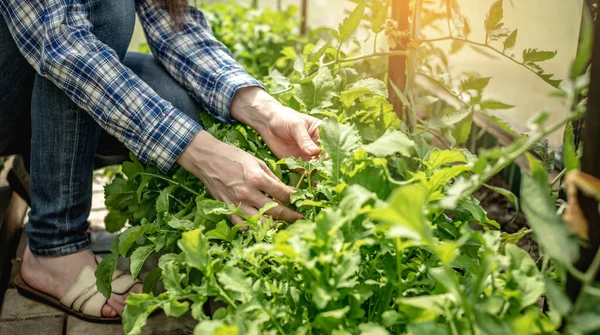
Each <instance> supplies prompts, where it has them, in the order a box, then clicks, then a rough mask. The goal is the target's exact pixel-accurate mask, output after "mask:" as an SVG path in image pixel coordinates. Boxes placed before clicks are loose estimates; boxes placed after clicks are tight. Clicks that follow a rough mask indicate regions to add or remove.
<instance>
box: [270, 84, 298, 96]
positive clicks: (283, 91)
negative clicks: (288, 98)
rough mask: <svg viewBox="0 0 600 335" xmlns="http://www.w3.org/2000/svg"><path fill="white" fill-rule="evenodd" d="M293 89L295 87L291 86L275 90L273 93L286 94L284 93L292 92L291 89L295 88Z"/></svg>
mask: <svg viewBox="0 0 600 335" xmlns="http://www.w3.org/2000/svg"><path fill="white" fill-rule="evenodd" d="M293 89H294V87H292V86H290V87H288V88H286V89H284V90H281V91H277V92H273V93H271V95H281V94H284V93H287V92H290V91H291V90H293Z"/></svg>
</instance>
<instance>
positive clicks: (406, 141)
mask: <svg viewBox="0 0 600 335" xmlns="http://www.w3.org/2000/svg"><path fill="white" fill-rule="evenodd" d="M414 146H415V142H414V141H413V140H411V139H410V138H408V136H407V135H406V134H405V133H403V132H401V131H399V130H394V129H391V128H390V129H388V130H387V131H386V132H385V134H383V136H381V137H380V138H378V139H377V140H375V142H372V143H370V144H367V145H365V146H364V147H363V149H364V150H365V151H366V152H368V153H370V154H372V155H374V156H375V157H387V156H391V155H394V154H396V153H399V154H401V155H402V156H406V157H410V154H411V152H412V149H413V148H414Z"/></svg>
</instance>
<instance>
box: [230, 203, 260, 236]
mask: <svg viewBox="0 0 600 335" xmlns="http://www.w3.org/2000/svg"><path fill="white" fill-rule="evenodd" d="M240 209H241V210H242V212H244V214H246V215H247V216H254V215H256V214H258V209H256V208H254V207H253V206H250V205H242V206H240ZM244 221H245V220H244V219H242V218H241V217H240V216H238V215H232V216H231V222H233V224H234V225H238V224H240V223H242V222H244ZM240 231H241V232H245V231H248V226H243V227H241V228H240Z"/></svg>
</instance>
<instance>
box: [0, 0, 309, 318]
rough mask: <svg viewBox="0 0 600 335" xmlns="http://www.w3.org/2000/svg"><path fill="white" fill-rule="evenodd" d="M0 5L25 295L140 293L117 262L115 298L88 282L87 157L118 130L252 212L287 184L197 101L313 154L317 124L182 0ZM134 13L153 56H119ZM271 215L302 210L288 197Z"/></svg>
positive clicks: (0, 139) (0, 76)
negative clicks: (24, 181)
mask: <svg viewBox="0 0 600 335" xmlns="http://www.w3.org/2000/svg"><path fill="white" fill-rule="evenodd" d="M184 2H186V1H184ZM0 11H1V13H2V18H3V19H1V20H0V92H1V94H0V155H6V154H12V153H25V154H27V153H30V155H29V157H30V174H31V186H30V196H31V213H30V215H29V224H28V227H27V235H28V244H29V248H28V250H27V251H26V252H25V255H24V259H23V264H22V270H21V276H20V277H19V278H17V280H16V284H17V285H18V286H19V288H20V290H21V291H22V292H25V293H29V294H31V295H34V296H36V297H38V298H42V299H43V300H44V301H46V302H48V303H52V304H55V305H59V306H62V308H64V309H66V310H68V311H69V312H71V313H73V314H76V315H78V316H80V317H82V318H86V319H88V320H94V321H114V320H118V319H119V315H120V314H121V313H122V311H123V307H124V303H125V298H126V296H127V295H128V294H129V293H130V292H139V291H140V289H141V288H140V284H139V283H137V282H135V281H134V280H133V279H132V278H131V277H130V276H129V275H128V274H122V273H119V274H118V276H116V278H114V281H113V294H112V296H111V297H110V299H108V300H107V299H105V298H104V297H103V296H102V295H101V294H100V293H97V290H96V286H95V278H94V273H93V272H94V269H95V268H96V265H97V260H96V259H95V257H94V255H93V254H92V253H91V251H90V249H89V241H88V238H87V236H86V234H85V232H86V230H87V228H88V223H87V218H88V215H89V211H90V206H91V194H92V191H91V188H92V172H93V168H94V154H95V153H96V151H97V149H98V151H100V152H101V153H102V152H108V151H111V150H112V151H114V150H115V148H114V143H115V140H114V139H116V140H118V141H119V142H122V143H123V144H124V146H125V147H126V148H127V149H129V150H131V152H133V153H134V154H135V155H136V156H137V157H138V158H139V159H140V160H141V161H143V162H146V163H151V164H155V165H157V166H158V167H160V168H161V169H162V170H163V171H167V170H169V169H170V168H171V167H172V166H173V165H174V164H176V163H177V164H180V165H181V166H183V167H184V168H185V169H187V170H188V171H190V172H192V173H193V174H195V175H196V176H197V177H198V178H200V179H201V180H202V181H203V182H204V183H205V184H206V186H207V188H208V190H209V191H210V193H211V195H212V196H213V197H214V198H216V199H218V200H221V201H225V202H228V203H232V204H236V205H240V206H241V208H242V209H243V210H244V211H245V212H246V213H247V214H249V215H253V214H256V213H257V210H258V209H259V208H261V207H262V206H263V205H264V204H265V203H267V202H270V201H272V200H271V199H270V198H269V197H267V196H266V195H265V194H268V195H270V196H271V197H273V198H275V199H277V200H279V201H280V202H282V203H285V202H286V201H288V200H289V195H290V193H291V191H292V189H291V188H290V187H288V186H286V185H284V184H283V183H281V181H279V180H278V179H277V178H276V177H275V175H274V174H273V173H272V172H271V171H270V170H269V169H268V167H267V165H266V164H265V163H264V162H262V161H260V160H258V159H256V158H255V157H253V156H252V155H250V154H248V153H245V152H243V151H241V150H240V149H238V148H235V147H233V146H229V145H226V144H224V143H222V142H219V141H218V140H216V139H215V138H213V137H212V136H211V135H210V134H208V133H207V132H206V131H203V130H202V127H201V125H200V124H198V123H197V121H196V120H197V116H198V114H199V113H200V112H202V110H203V109H204V110H206V111H208V112H209V113H211V114H212V115H213V116H215V117H216V118H218V119H219V120H221V121H223V122H233V121H234V120H236V121H239V122H243V123H245V124H247V125H249V126H251V127H252V128H254V129H256V130H257V131H258V132H259V133H260V134H261V135H262V137H263V139H264V140H265V142H266V143H267V145H268V146H269V147H270V148H271V149H272V151H273V152H274V153H275V154H276V155H277V156H278V157H289V156H295V157H302V158H304V159H307V158H309V157H311V156H313V155H316V154H317V153H318V148H317V145H316V143H317V141H318V135H317V128H318V121H317V120H316V119H314V118H312V117H309V116H306V115H302V114H300V113H297V112H295V111H293V110H291V109H288V108H286V107H283V106H281V105H280V104H279V103H278V102H277V101H275V100H274V99H273V98H272V97H271V96H269V95H268V94H267V93H265V91H264V90H263V89H262V88H261V84H260V83H259V82H258V81H257V80H255V79H254V78H252V77H251V76H250V75H248V74H247V73H246V72H245V71H244V70H243V69H242V67H241V66H240V65H239V64H237V63H236V62H235V61H234V60H233V59H232V58H231V55H230V54H229V53H228V51H227V50H226V48H225V47H224V46H223V45H222V44H221V43H219V42H218V41H216V40H215V38H214V37H213V36H212V34H211V31H210V28H209V27H208V25H207V22H206V20H205V19H204V17H203V15H202V13H201V12H200V11H198V10H196V9H195V8H193V7H191V6H188V5H187V3H182V0H0ZM136 11H137V14H138V15H139V17H140V20H141V22H142V25H143V26H144V30H145V33H146V36H147V38H148V42H149V44H150V47H151V49H152V52H153V55H154V56H150V55H141V54H126V50H127V47H128V45H129V42H130V38H131V35H132V32H133V26H134V20H135V13H136ZM117 151H118V149H117ZM270 214H272V215H273V216H275V217H277V218H279V219H283V220H287V221H294V220H297V219H299V218H301V215H300V214H298V213H296V212H294V211H292V210H290V209H289V208H287V207H285V206H283V205H281V206H278V207H276V208H274V209H272V210H271V212H270ZM234 221H235V223H239V222H240V221H241V219H240V218H234Z"/></svg>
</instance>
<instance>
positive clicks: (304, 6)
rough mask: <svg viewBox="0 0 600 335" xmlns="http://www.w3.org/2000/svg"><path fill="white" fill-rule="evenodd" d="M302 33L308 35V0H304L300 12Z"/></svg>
mask: <svg viewBox="0 0 600 335" xmlns="http://www.w3.org/2000/svg"><path fill="white" fill-rule="evenodd" d="M300 15H301V16H300V34H302V36H304V35H306V21H307V17H308V0H302V11H301V14H300Z"/></svg>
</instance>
